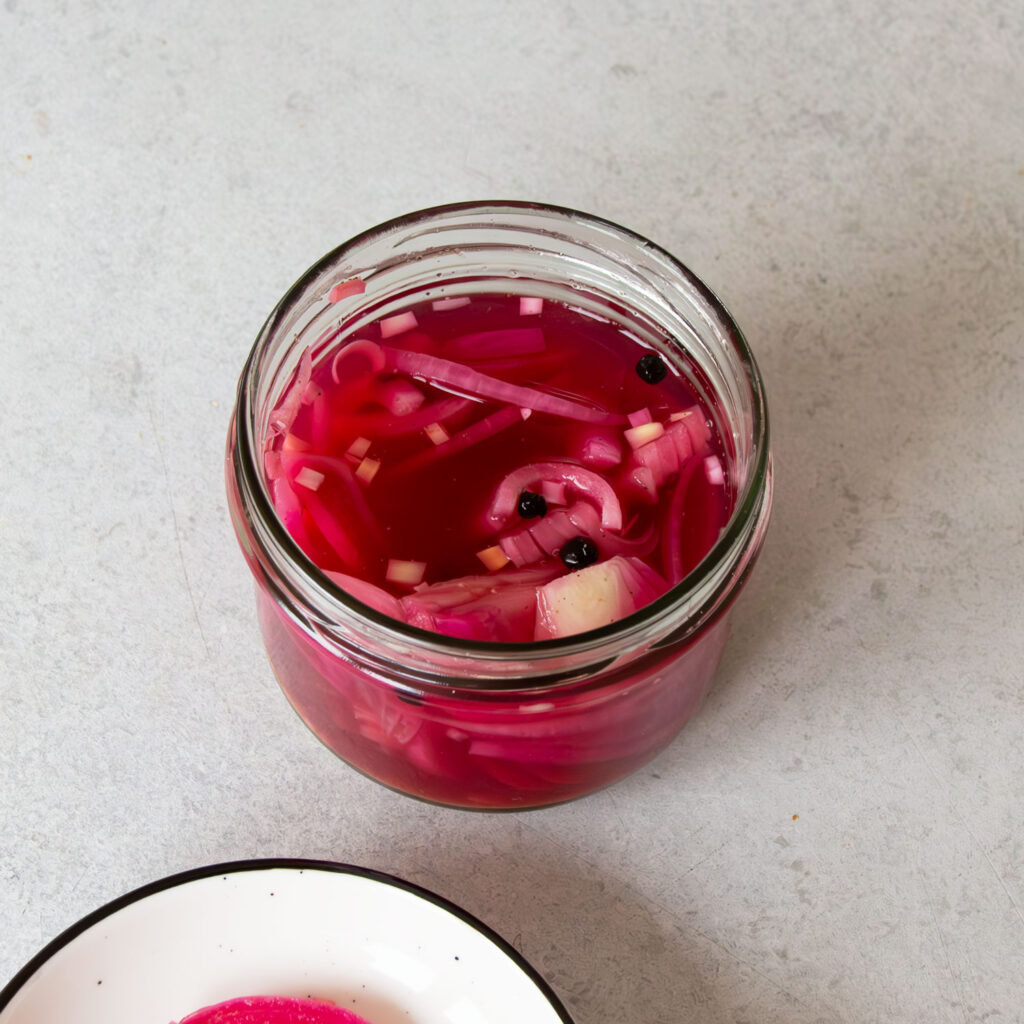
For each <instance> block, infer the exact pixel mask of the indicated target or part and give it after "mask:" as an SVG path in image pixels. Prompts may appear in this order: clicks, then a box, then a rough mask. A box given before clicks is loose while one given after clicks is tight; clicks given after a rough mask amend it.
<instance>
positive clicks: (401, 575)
mask: <svg viewBox="0 0 1024 1024" xmlns="http://www.w3.org/2000/svg"><path fill="white" fill-rule="evenodd" d="M426 571H427V563H426V562H407V561H403V560H402V559H400V558H389V559H388V569H387V572H386V573H385V574H384V576H385V579H386V580H387V581H388V582H389V583H399V584H401V585H402V586H404V587H415V586H416V585H417V584H418V583H422V582H423V575H424V573H426Z"/></svg>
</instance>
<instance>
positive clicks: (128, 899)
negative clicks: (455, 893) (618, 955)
mask: <svg viewBox="0 0 1024 1024" xmlns="http://www.w3.org/2000/svg"><path fill="white" fill-rule="evenodd" d="M282 868H283V869H286V870H292V871H300V872H302V871H325V872H330V873H333V874H338V875H354V876H356V877H359V878H365V879H368V880H370V881H373V882H379V883H380V884H382V885H388V886H391V887H393V888H396V889H403V890H405V891H406V892H408V893H410V894H412V895H413V896H418V897H419V898H420V899H424V900H426V901H427V902H429V903H433V904H434V905H435V906H437V907H440V908H441V909H442V910H446V911H447V912H448V913H449V914H452V915H453V916H454V917H457V918H458V919H459V920H460V921H462V922H463V923H465V924H468V925H469V926H470V927H471V928H473V929H474V930H476V931H477V932H479V933H480V934H481V935H482V936H483V937H484V938H486V939H489V940H490V941H491V942H492V943H493V944H494V945H495V946H497V947H498V949H500V950H501V951H502V952H503V953H504V954H505V955H506V956H507V957H508V958H509V959H510V960H511V961H512V962H513V963H514V964H515V965H516V967H518V968H519V970H521V971H522V972H523V973H524V974H525V975H526V976H527V977H528V978H529V979H530V981H531V982H533V984H534V985H535V986H536V987H537V989H538V990H539V991H540V993H541V994H542V995H543V996H544V998H545V999H547V1001H548V1002H549V1003H550V1004H551V1008H552V1009H553V1010H554V1011H555V1013H556V1014H557V1016H558V1018H559V1020H560V1021H562V1022H563V1024H574V1022H573V1019H572V1018H571V1017H570V1016H569V1012H568V1011H567V1010H566V1008H565V1007H564V1006H563V1005H562V1002H561V1000H560V999H559V998H558V996H556V995H555V993H554V991H553V990H552V988H551V986H550V985H548V983H547V982H546V981H545V980H544V979H543V978H542V977H541V976H540V974H539V973H538V972H537V971H536V970H535V969H534V967H533V966H532V964H530V963H529V962H528V961H527V960H526V958H525V957H524V956H523V954H522V953H520V952H519V951H518V950H517V949H516V948H515V947H514V946H512V944H511V943H509V942H507V941H506V940H505V939H503V938H502V937H501V936H500V935H499V934H498V933H497V932H496V931H494V929H493V928H490V927H489V926H488V925H486V924H484V923H483V921H481V920H479V919H478V918H476V917H474V916H473V915H472V914H470V913H469V912H468V911H466V910H463V909H462V908H461V907H460V906H458V905H457V904H455V903H452V902H451V900H448V899H446V898H445V897H444V896H438V895H437V893H434V892H431V891H430V890H429V889H424V888H423V887H422V886H419V885H415V884H413V883H412V882H407V881H405V879H403V878H398V877H397V876H396V875H389V874H388V873H387V872H384V871H376V870H374V869H373V868H364V867H359V866H357V865H354V864H342V863H337V862H335V861H326V860H303V859H301V858H267V859H260V860H239V861H227V862H225V863H223V864H211V865H209V866H208V867H202V868H192V869H190V870H188V871H181V872H179V873H178V874H174V875H169V876H168V877H166V878H161V879H159V880H157V881H155V882H149V883H148V884H146V885H143V886H140V887H139V888H138V889H133V890H132V891H131V892H127V893H125V894H124V895H123V896H118V897H117V898H116V899H113V900H111V901H110V902H109V903H107V904H104V905H103V906H102V907H99V908H98V909H97V910H94V911H92V913H90V914H86V916H85V917H83V918H82V919H81V920H80V921H78V922H76V923H75V924H73V925H71V926H70V927H69V928H66V929H64V931H62V932H61V933H60V934H59V935H58V936H57V937H56V938H55V939H52V940H51V941H50V942H48V943H47V944H46V945H45V946H44V947H43V948H42V949H41V950H40V951H39V952H38V953H37V954H36V955H35V956H34V957H32V959H31V960H29V962H28V963H27V964H25V966H24V967H22V969H21V970H20V971H18V973H17V974H15V975H14V977H13V978H12V979H11V980H10V981H9V982H8V983H7V984H6V985H5V986H4V988H3V989H2V990H0V1013H2V1012H3V1011H4V1010H5V1009H6V1008H7V1005H8V1004H9V1003H10V1002H11V1000H12V999H13V998H14V997H15V995H17V993H18V992H19V991H20V990H21V989H22V988H23V987H24V986H25V985H26V984H27V983H28V982H29V981H30V980H31V978H32V976H33V975H34V974H36V972H37V971H39V970H40V968H42V967H43V966H44V965H45V964H46V963H47V962H48V961H49V960H51V959H52V958H53V956H54V955H55V954H56V953H58V952H59V951H60V950H62V949H63V948H64V947H65V946H67V945H69V944H70V943H71V942H72V941H73V940H74V939H76V938H77V937H78V936H79V935H81V934H83V933H84V932H86V931H88V930H89V929H90V928H92V927H93V926H94V925H96V924H98V923H99V922H100V921H103V920H104V919H106V918H108V917H110V916H111V915H113V914H116V913H117V912H118V911H119V910H123V909H124V908H125V907H128V906H131V904H133V903H138V902H140V901H141V900H144V899H146V898H147V897H149V896H153V895H155V894H156V893H159V892H163V891H165V890H166V889H174V888H176V887H177V886H181V885H187V884H188V883H189V882H197V881H199V880H201V879H204V878H213V877H216V876H217V875H231V874H242V873H246V872H256V871H272V870H280V869H282Z"/></svg>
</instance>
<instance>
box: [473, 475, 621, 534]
mask: <svg viewBox="0 0 1024 1024" xmlns="http://www.w3.org/2000/svg"><path fill="white" fill-rule="evenodd" d="M542 480H553V481H555V482H557V483H563V484H565V486H566V487H567V488H568V489H569V490H570V491H571V492H574V493H576V494H578V495H582V496H584V497H587V498H590V499H591V500H593V501H594V502H596V504H597V505H598V506H599V507H600V509H601V525H602V527H603V528H604V529H606V530H621V529H622V506H621V505H620V504H619V499H618V496H617V495H616V494H615V491H614V490H613V489H612V486H611V484H609V483H608V481H607V480H605V478H604V477H603V476H600V475H599V474H597V473H595V472H594V471H593V470H592V469H587V468H586V467H585V466H577V465H575V464H574V463H571V462H533V463H530V464H529V465H526V466H521V467H520V468H519V469H514V470H513V471H512V472H511V473H509V474H508V476H506V477H505V479H504V480H502V481H501V483H500V484H499V485H498V489H497V491H495V494H494V498H493V499H492V500H491V505H490V507H489V508H488V510H487V520H488V522H489V523H490V524H491V525H492V526H502V525H504V523H506V522H507V521H508V519H509V517H510V516H511V515H512V514H513V512H515V509H516V505H517V503H518V502H519V495H520V494H522V492H523V491H525V490H527V489H528V488H530V487H532V486H534V485H535V484H537V483H539V482H540V481H542Z"/></svg>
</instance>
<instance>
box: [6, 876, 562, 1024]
mask: <svg viewBox="0 0 1024 1024" xmlns="http://www.w3.org/2000/svg"><path fill="white" fill-rule="evenodd" d="M254 995H273V996H291V997H299V998H303V997H314V998H318V999H324V1000H328V1001H330V1002H333V1003H336V1004H337V1005H339V1006H343V1007H346V1008H347V1009H349V1010H351V1011H352V1012H354V1013H356V1014H358V1015H359V1016H360V1017H363V1018H364V1019H365V1020H366V1021H367V1024H513V1022H514V1024H522V1022H523V1021H524V1020H526V1021H530V1022H531V1024H572V1018H570V1016H569V1014H568V1012H567V1011H566V1009H565V1007H564V1006H562V1004H561V1002H560V1001H559V999H558V997H557V996H556V995H555V993H554V992H553V991H552V989H551V988H550V986H549V985H548V984H547V983H546V982H545V981H544V979H543V978H542V977H541V976H540V974H539V973H538V972H537V971H536V970H535V969H534V968H533V967H532V966H531V965H530V964H529V963H528V962H527V961H526V959H525V958H524V957H523V956H522V954H520V953H519V952H518V951H517V950H516V949H514V948H513V947H512V946H511V945H510V944H509V943H508V942H506V941H505V940H504V939H503V938H502V937H501V936H500V935H498V934H497V933H496V932H494V931H493V930H492V929H491V928H489V927H488V926H487V925H485V924H484V923H483V922H481V921H479V920H477V919H476V918H475V917H473V916H472V915H471V914H469V913H467V912H466V911H464V910H462V909H461V908H460V907H458V906H456V905H455V904H453V903H451V902H450V901H449V900H446V899H444V898H443V897H441V896H437V895H436V894H434V893H432V892H429V891H427V890H426V889H423V888H421V887H419V886H416V885H413V884H411V883H409V882H405V881H403V880H402V879H400V878H396V877H394V876H392V875H388V874H385V873H383V872H379V871H373V870H370V869H367V868H361V867H355V866H353V865H349V864H336V863H333V862H325V861H308V860H257V861H237V862H232V863H229V864H215V865H211V866H209V867H204V868H197V869H195V870H192V871H187V872H184V873H182V874H178V875H173V876H171V877H169V878H165V879H161V880H160V881H157V882H153V883H151V884H149V885H145V886H143V887H142V888H140V889H136V890H134V891H133V892H130V893H127V894H125V895H124V896H121V897H119V898H118V899H116V900H113V901H112V902H111V903H108V904H107V905H106V906H104V907H101V908H100V909H98V910H96V911H94V912H93V913H91V914H89V915H88V916H86V917H84V918H83V919H82V920H81V921H79V922H78V923H77V924H75V925H73V926H72V927H71V928H68V929H67V930H66V931H65V932H63V933H62V934H61V935H59V936H58V937H57V938H55V939H54V940H53V941H52V942H50V943H49V944H48V945H47V946H46V947H45V948H44V949H42V950H41V951H40V952H39V953H38V954H37V955H36V956H35V957H33V958H32V960H30V961H29V963H27V964H26V965H25V967H23V968H22V969H21V971H19V972H18V973H17V974H16V975H15V977H14V978H13V979H11V981H10V982H9V983H8V984H7V986H6V987H5V988H4V989H3V990H2V991H0V1024H69V1022H72V1021H73V1022H75V1024H168V1021H179V1020H181V1019H182V1018H183V1017H185V1016H187V1015H188V1014H189V1013H192V1012H193V1011H195V1010H198V1009H200V1008H201V1007H204V1006H209V1005H211V1004H214V1003H219V1002H222V1001H224V1000H227V999H233V998H237V997H240V996H254Z"/></svg>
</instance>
